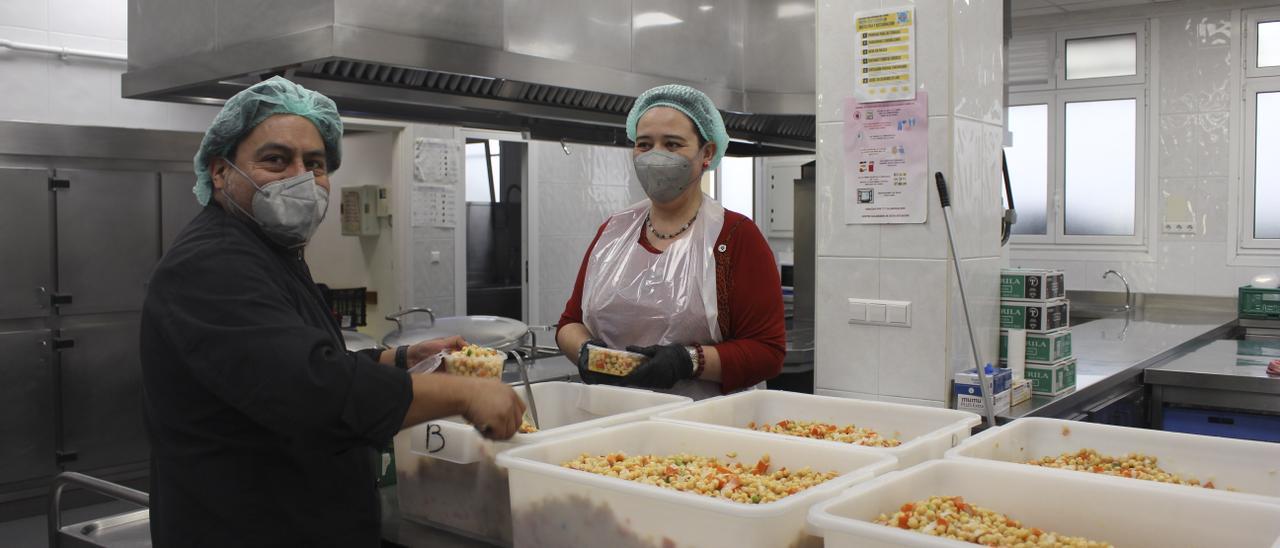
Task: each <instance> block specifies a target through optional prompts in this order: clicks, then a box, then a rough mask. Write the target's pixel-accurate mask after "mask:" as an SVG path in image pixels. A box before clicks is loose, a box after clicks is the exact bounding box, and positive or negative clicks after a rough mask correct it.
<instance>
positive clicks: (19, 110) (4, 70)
mask: <svg viewBox="0 0 1280 548" xmlns="http://www.w3.org/2000/svg"><path fill="white" fill-rule="evenodd" d="M0 38H3V39H7V40H13V41H15V42H25V43H29V44H38V45H48V43H49V33H48V32H45V31H43V30H32V29H27V28H17V27H0ZM49 63H50V57H49V56H48V55H45V54H40V53H27V52H15V51H8V50H5V51H0V89H3V90H4V98H3V100H0V120H21V121H28V122H40V121H44V120H46V119H48V117H49V90H50V85H49Z"/></svg>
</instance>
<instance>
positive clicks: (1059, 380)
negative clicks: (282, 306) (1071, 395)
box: [1027, 358, 1076, 396]
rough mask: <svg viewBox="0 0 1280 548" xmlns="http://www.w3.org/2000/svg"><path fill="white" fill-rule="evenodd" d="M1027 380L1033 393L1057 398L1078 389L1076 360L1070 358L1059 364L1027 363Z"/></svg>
mask: <svg viewBox="0 0 1280 548" xmlns="http://www.w3.org/2000/svg"><path fill="white" fill-rule="evenodd" d="M1027 380H1028V381H1030V382H1031V393H1032V394H1039V395H1042V396H1057V395H1058V394H1062V393H1063V392H1066V391H1068V390H1071V389H1073V388H1075V387H1076V360H1075V358H1068V359H1065V360H1062V361H1060V362H1057V363H1033V362H1027Z"/></svg>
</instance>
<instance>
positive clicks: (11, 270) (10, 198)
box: [0, 169, 54, 318]
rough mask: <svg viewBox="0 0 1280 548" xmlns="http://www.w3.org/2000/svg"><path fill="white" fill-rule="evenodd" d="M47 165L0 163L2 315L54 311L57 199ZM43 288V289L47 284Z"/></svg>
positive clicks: (38, 314) (36, 314)
mask: <svg viewBox="0 0 1280 548" xmlns="http://www.w3.org/2000/svg"><path fill="white" fill-rule="evenodd" d="M49 175H50V172H49V171H48V170H45V169H0V219H3V224H2V225H0V226H3V227H4V229H3V230H0V257H4V263H5V264H4V274H3V275H2V276H0V318H37V317H42V316H47V315H49V312H50V309H51V307H50V306H49V295H48V294H47V293H48V292H51V291H53V289H54V283H53V217H52V214H53V210H52V208H53V199H52V198H51V197H50V196H51V193H50V192H49ZM42 288H43V290H42Z"/></svg>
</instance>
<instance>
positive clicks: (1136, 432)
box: [947, 417, 1280, 503]
mask: <svg viewBox="0 0 1280 548" xmlns="http://www.w3.org/2000/svg"><path fill="white" fill-rule="evenodd" d="M1081 449H1094V450H1097V451H1098V452H1099V453H1103V454H1107V455H1116V456H1119V455H1124V454H1126V453H1142V454H1145V455H1150V456H1153V457H1156V458H1157V459H1158V460H1157V461H1156V465H1157V466H1159V467H1160V468H1162V469H1164V470H1165V471H1167V472H1169V473H1172V474H1178V475H1179V476H1181V477H1183V478H1195V479H1198V480H1200V481H1201V482H1205V481H1212V482H1213V483H1214V487H1215V489H1212V490H1210V489H1205V488H1203V487H1190V486H1178V487H1183V488H1185V489H1195V490H1199V491H1206V492H1211V491H1217V492H1223V493H1231V491H1230V490H1231V489H1234V490H1235V491H1236V494H1237V496H1253V497H1259V498H1262V499H1263V500H1264V501H1267V502H1272V503H1280V498H1272V497H1280V444H1277V443H1266V442H1260V441H1247V440H1237V439H1231V438H1216V437H1212V436H1197V435H1193V434H1179V433H1176V432H1163V431H1160V430H1145V429H1142V428H1126V427H1123V426H1110V425H1106V424H1094V423H1089V422H1073V421H1064V420H1058V419H1043V418H1036V417H1029V418H1024V419H1018V420H1016V421H1013V422H1011V423H1009V424H1006V425H1004V426H1001V427H999V428H992V429H989V430H987V431H985V432H982V433H981V434H978V435H976V436H973V437H972V438H969V439H968V440H965V442H964V443H961V444H960V445H959V446H957V447H956V448H955V449H952V450H950V451H948V452H947V458H960V459H982V460H992V461H1003V462H1010V463H1019V464H1021V463H1025V462H1027V461H1029V460H1031V459H1038V458H1041V457H1056V456H1058V455H1061V454H1063V453H1066V452H1076V451H1079V450H1081ZM1028 468H1031V467H1030V466H1028ZM1053 471H1055V472H1059V473H1064V474H1072V475H1090V476H1102V477H1105V478H1108V479H1112V480H1116V481H1123V482H1142V483H1152V482H1149V481H1143V480H1134V479H1129V478H1122V477H1117V476H1104V475H1102V474H1091V473H1088V472H1076V471H1070V470H1060V469H1053Z"/></svg>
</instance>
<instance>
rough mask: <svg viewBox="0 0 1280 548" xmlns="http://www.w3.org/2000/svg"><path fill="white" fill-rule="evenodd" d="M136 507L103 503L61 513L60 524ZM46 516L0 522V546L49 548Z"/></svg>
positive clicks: (124, 503)
mask: <svg viewBox="0 0 1280 548" xmlns="http://www.w3.org/2000/svg"><path fill="white" fill-rule="evenodd" d="M137 508H138V507H137V506H135V505H133V504H129V503H127V502H123V501H111V502H104V503H102V504H93V505H90V506H84V507H80V508H72V509H68V510H64V511H63V512H62V523H63V524H68V523H80V522H82V521H88V520H91V519H97V518H101V517H106V516H111V515H115V514H121V513H124V512H128V511H130V510H135V509H137ZM45 517H46V516H43V515H41V516H31V517H29V518H22V519H17V520H13V521H6V522H0V546H5V547H6V548H45V547H47V546H49V532H48V529H47V528H46V527H48V525H47V522H46V521H45Z"/></svg>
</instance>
